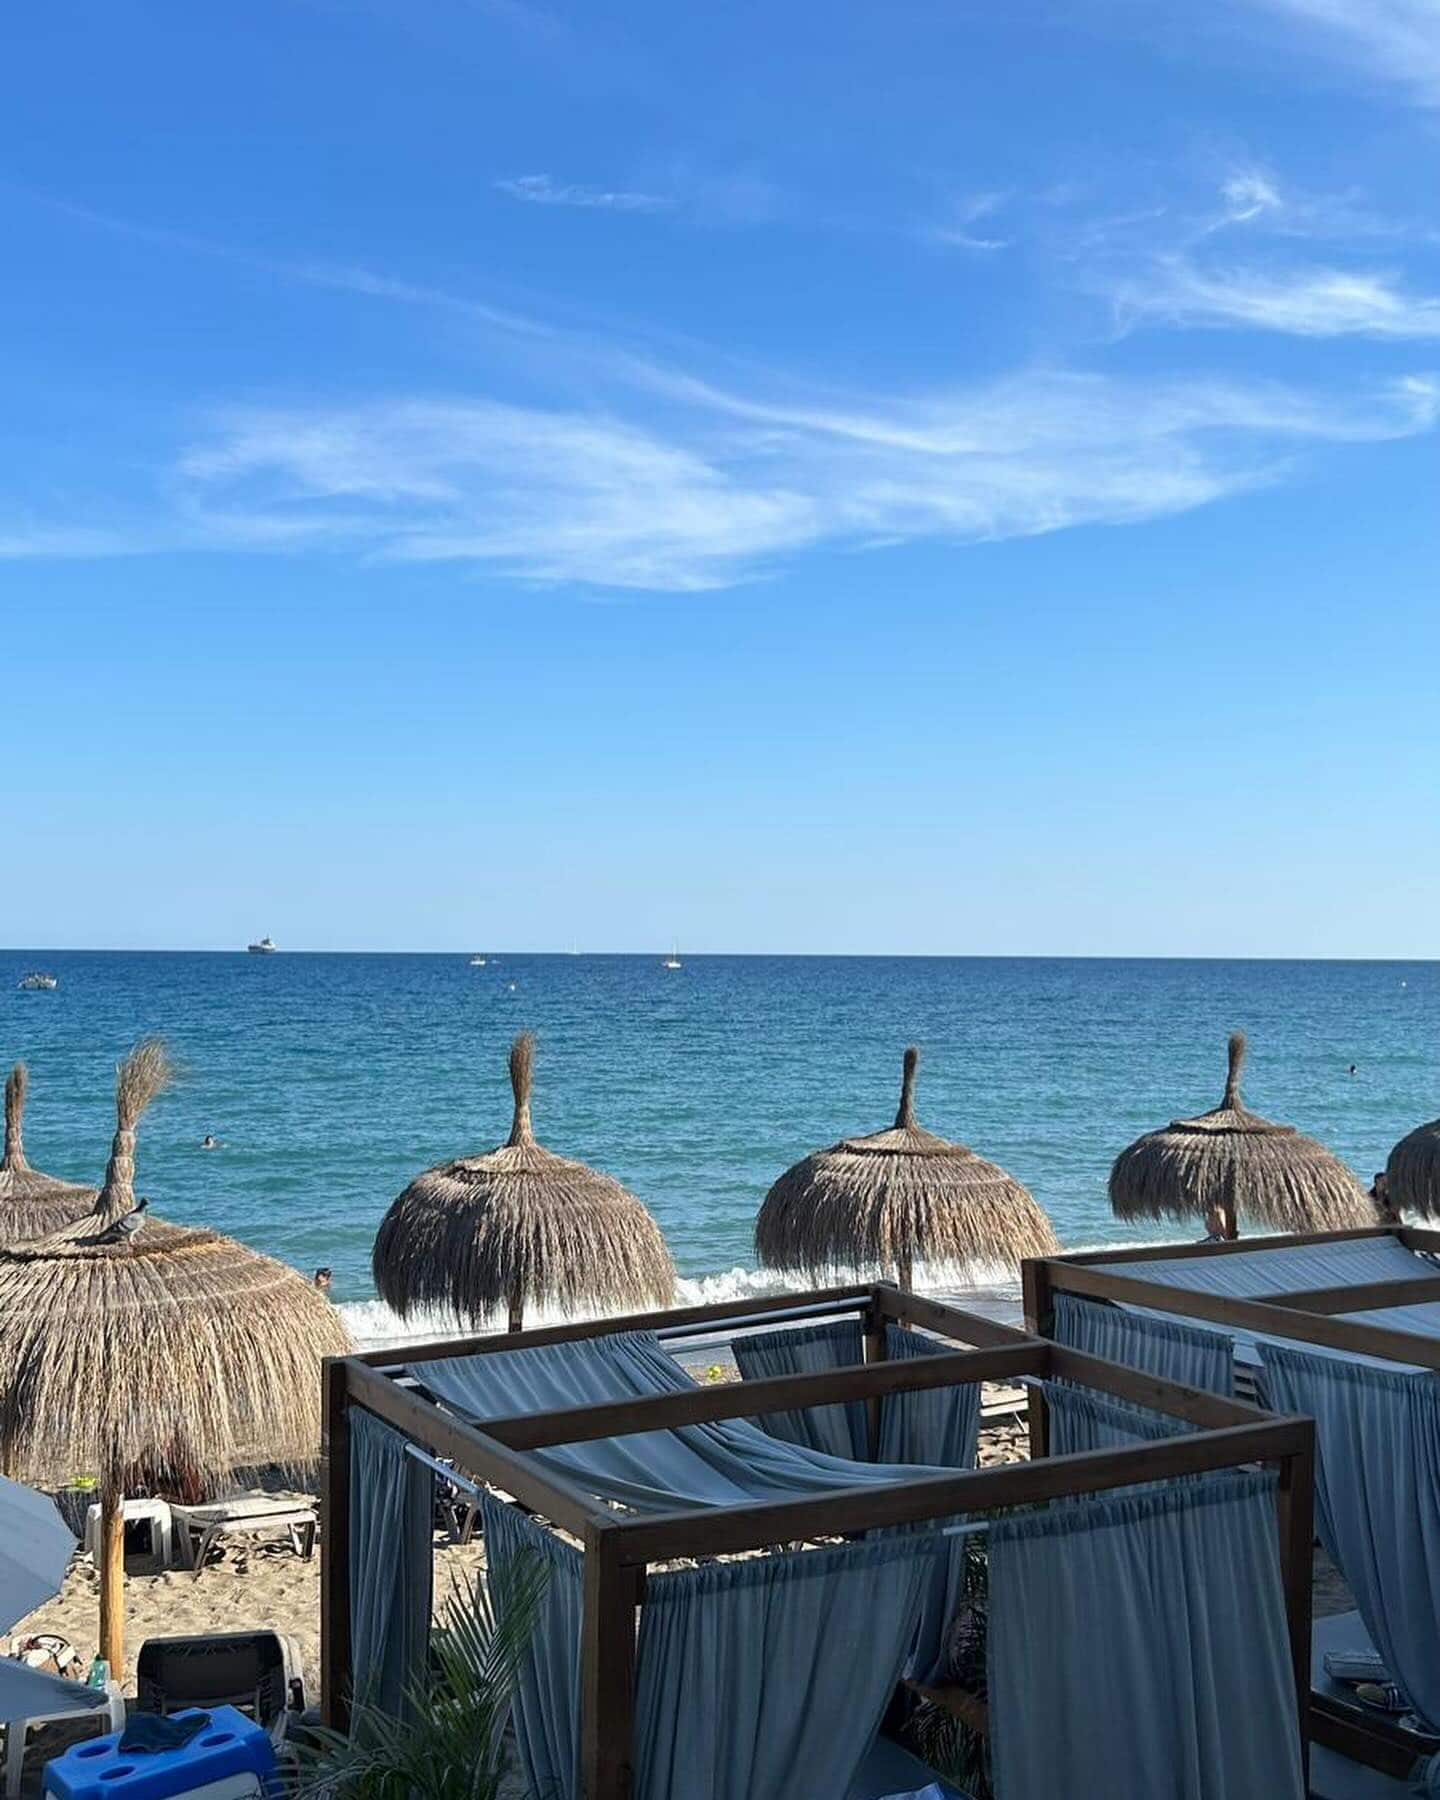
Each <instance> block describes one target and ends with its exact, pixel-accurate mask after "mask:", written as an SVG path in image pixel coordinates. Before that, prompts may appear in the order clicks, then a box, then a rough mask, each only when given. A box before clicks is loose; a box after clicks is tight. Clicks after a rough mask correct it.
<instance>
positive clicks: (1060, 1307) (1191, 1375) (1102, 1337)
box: [1055, 1294, 1235, 1395]
mask: <svg viewBox="0 0 1440 1800" xmlns="http://www.w3.org/2000/svg"><path fill="white" fill-rule="evenodd" d="M1055 1341H1056V1343H1059V1344H1068V1345H1069V1346H1070V1347H1071V1349H1072V1350H1083V1351H1085V1352H1086V1354H1087V1355H1090V1356H1100V1357H1104V1359H1105V1360H1106V1361H1107V1362H1118V1363H1124V1364H1125V1366H1126V1367H1127V1368H1131V1369H1145V1370H1147V1371H1148V1372H1149V1373H1150V1374H1152V1375H1159V1376H1161V1377H1162V1378H1163V1379H1164V1380H1166V1381H1179V1382H1184V1383H1185V1384H1186V1385H1187V1386H1189V1387H1198V1388H1208V1389H1209V1390H1210V1392H1211V1393H1212V1394H1227V1395H1233V1394H1234V1392H1235V1340H1234V1339H1233V1338H1231V1337H1226V1336H1225V1335H1224V1334H1223V1333H1221V1332H1218V1331H1206V1330H1204V1329H1202V1328H1201V1327H1199V1326H1195V1325H1181V1324H1179V1323H1177V1322H1176V1321H1174V1320H1171V1319H1157V1318H1154V1317H1152V1316H1151V1315H1149V1314H1147V1313H1142V1312H1129V1311H1127V1310H1125V1309H1124V1308H1122V1307H1118V1306H1106V1305H1099V1304H1097V1303H1096V1302H1095V1301H1093V1300H1081V1299H1078V1298H1077V1297H1076V1296H1075V1295H1074V1294H1056V1296H1055Z"/></svg>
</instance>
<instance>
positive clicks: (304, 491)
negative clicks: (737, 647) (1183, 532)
mask: <svg viewBox="0 0 1440 1800" xmlns="http://www.w3.org/2000/svg"><path fill="white" fill-rule="evenodd" d="M649 391H650V393H651V397H652V399H651V405H650V408H649V412H650V414H651V416H650V417H649V418H647V419H646V420H644V421H641V420H636V419H627V418H624V417H620V416H617V415H616V414H615V413H613V412H607V413H595V412H563V411H545V410H541V409H539V408H534V407H517V406H507V405H500V404H497V403H495V402H493V401H489V400H465V399H440V400H425V401H420V400H412V401H403V402H398V401H387V402H383V403H378V404H375V405H368V406H358V407H352V408H344V409H334V408H321V409H312V408H275V409H265V410H258V411H257V410H249V411H238V412H231V413H227V414H224V415H222V416H221V417H219V418H218V419H217V420H216V421H215V426H214V430H213V432H212V434H211V435H210V436H209V437H208V438H207V439H206V440H205V441H204V442H203V443H200V444H198V445H197V446H195V447H194V448H193V449H192V450H191V451H189V452H188V453H187V455H186V456H185V457H184V459H183V462H182V465H181V470H180V476H181V479H182V481H183V483H184V484H185V491H186V494H187V507H188V511H187V519H188V526H187V528H188V529H189V530H190V531H192V532H193V533H195V534H196V535H197V536H198V537H201V538H204V539H207V540H208V541H210V542H212V543H216V544H222V543H223V544H225V545H227V546H229V547H252V548H256V549H268V548H275V547H286V548H290V549H301V548H310V549H312V550H334V551H345V552H351V553H355V552H359V553H363V554H368V555H376V556H381V557H385V558H393V559H401V560H409V561H435V560H447V561H454V562H458V563H467V564H471V565H474V566H476V567H478V568H484V569H488V570H490V571H492V572H498V573H503V574H507V575H509V576H512V577H514V578H518V579H520V580H523V581H527V582H562V581H571V582H583V583H593V584H597V585H603V586H609V587H618V588H636V589H650V590H661V591H677V592H683V591H695V590H701V589H706V588H715V587H722V586H726V585H729V584H733V583H735V582H737V581H743V580H747V579H753V578H755V577H757V576H761V575H764V574H766V573H767V572H769V571H771V570H773V569H774V568H776V567H777V566H779V565H781V564H783V562H784V560H785V559H786V558H787V557H790V556H793V555H795V554H797V553H799V552H802V551H805V550H812V549H820V548H827V549H832V550H852V551H855V550H862V549H866V548H869V547H871V546H874V545H876V544H882V543H883V544H895V543H904V542H913V541H921V540H943V541H948V542H952V543H957V544H963V543H973V542H976V541H980V540H986V539H999V538H1010V537H1019V536H1028V535H1034V534H1037V533H1041V532H1048V531H1055V530H1060V529H1063V528H1065V527H1068V526H1074V525H1098V524H1109V525H1120V524H1126V523H1133V522H1136V521H1140V520H1145V519H1153V518H1157V517H1161V516H1164V515H1166V514H1170V513H1176V512H1182V511H1185V510H1188V509H1190V508H1192V507H1196V506H1201V505H1204V504H1207V503H1209V502H1211V501H1215V500H1218V499H1221V498H1223V497H1224V496H1225V495H1227V494H1233V493H1237V492H1241V491H1244V490H1246V489H1250V488H1253V487H1256V486H1258V485H1262V484H1264V483H1267V482H1270V481H1273V480H1276V479H1279V478H1280V477H1281V476H1282V474H1283V473H1284V472H1285V470H1286V469H1287V467H1288V466H1289V459H1290V458H1291V457H1292V456H1293V454H1294V452H1295V450H1296V449H1297V448H1298V447H1300V446H1304V445H1317V444H1326V443H1358V442H1367V441H1373V440H1377V439H1384V438H1389V437H1396V436H1404V435H1409V434H1412V433H1415V432H1420V431H1424V430H1427V429H1430V428H1431V427H1432V426H1433V425H1434V423H1435V420H1436V416H1437V411H1440V386H1437V384H1435V383H1434V382H1431V381H1429V380H1426V379H1418V378H1417V379H1414V380H1411V381H1408V382H1403V383H1399V384H1396V385H1395V386H1392V387H1390V388H1388V389H1385V390H1383V391H1380V392H1377V393H1372V394H1369V395H1366V396H1362V397H1360V398H1358V399H1355V400H1353V401H1348V402H1337V401H1333V400H1326V399H1322V398H1319V397H1316V396H1313V395H1307V394H1304V393H1298V392H1295V391H1292V390H1289V389H1283V388H1279V387H1274V386H1269V385H1263V384H1226V383H1207V382H1195V381H1191V382H1177V383H1170V384H1164V383H1161V384H1156V383H1144V384H1131V383H1125V382H1118V381H1114V380H1111V379H1108V378H1104V377H1100V376H1094V375H1073V374H1072V375H1063V374H1053V373H1035V374H1027V375H1021V376H1016V377H1014V378H1012V379H1010V380H1007V381H1004V382H1000V383H996V384H992V385H990V386H986V387H983V388H976V389H972V390H963V391H950V392H944V393H936V394H931V395H925V396H918V397H916V398H914V399H912V400H910V401H908V402H905V403H903V404H886V405H882V404H879V403H876V402H874V401H858V400H857V401H849V402H835V401H832V400H825V399H821V400H817V401H795V400H790V399H775V398H773V397H769V396H763V395H759V396H757V395H745V394H738V393H733V392H730V391H728V390H726V389H723V388H718V387H715V386H711V385H708V384H706V383H704V382H703V381H699V380H694V379H691V378H687V377H684V376H670V375H667V374H666V372H665V371H660V370H657V371H655V372H654V379H653V380H652V382H651V384H650V389H649ZM633 398H634V397H633V396H632V399H633Z"/></svg>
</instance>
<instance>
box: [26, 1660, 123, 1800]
mask: <svg viewBox="0 0 1440 1800" xmlns="http://www.w3.org/2000/svg"><path fill="white" fill-rule="evenodd" d="M87 1713H88V1714H91V1715H93V1716H94V1719H95V1723H96V1724H97V1725H98V1726H99V1728H100V1730H101V1731H102V1732H105V1731H119V1730H120V1729H121V1728H122V1727H123V1725H124V1723H125V1701H124V1698H123V1697H122V1695H121V1692H120V1684H119V1683H118V1682H115V1681H111V1682H108V1683H107V1684H106V1685H105V1686H104V1687H103V1688H93V1687H87V1686H85V1684H84V1683H83V1682H79V1681H63V1680H62V1679H61V1678H60V1677H59V1676H58V1675H47V1674H46V1673H45V1672H44V1671H43V1670H41V1669H31V1668H27V1667H26V1665H25V1664H24V1663H19V1662H12V1661H11V1660H10V1659H9V1658H8V1657H7V1658H0V1723H3V1724H4V1726H5V1800H15V1796H16V1795H17V1794H18V1793H19V1792H20V1781H21V1777H22V1775H23V1774H24V1769H25V1744H26V1740H27V1739H28V1737H29V1735H30V1730H31V1727H32V1726H35V1725H51V1724H54V1723H56V1722H57V1721H58V1720H62V1719H63V1720H72V1719H77V1718H83V1717H84V1716H85V1715H86V1714H87Z"/></svg>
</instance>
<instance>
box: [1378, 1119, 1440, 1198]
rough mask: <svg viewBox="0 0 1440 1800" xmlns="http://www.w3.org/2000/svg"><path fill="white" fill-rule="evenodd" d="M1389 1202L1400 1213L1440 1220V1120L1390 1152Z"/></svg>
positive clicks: (1420, 1128) (1421, 1128)
mask: <svg viewBox="0 0 1440 1800" xmlns="http://www.w3.org/2000/svg"><path fill="white" fill-rule="evenodd" d="M1385 1198H1386V1200H1387V1201H1388V1202H1389V1204H1390V1205H1391V1206H1392V1207H1394V1208H1395V1209H1396V1211H1397V1212H1414V1213H1419V1214H1420V1216H1421V1217H1422V1218H1428V1219H1433V1218H1436V1217H1440V1119H1432V1120H1431V1121H1430V1123H1429V1124H1428V1125H1417V1126H1416V1127H1415V1129H1414V1131H1412V1132H1410V1134H1409V1135H1408V1136H1407V1137H1403V1138H1401V1140H1400V1142H1399V1143H1398V1144H1397V1145H1396V1146H1395V1148H1394V1149H1393V1150H1392V1151H1391V1152H1390V1154H1389V1156H1388V1157H1387V1158H1386V1161H1385Z"/></svg>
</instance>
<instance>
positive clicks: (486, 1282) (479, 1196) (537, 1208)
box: [371, 1031, 675, 1331]
mask: <svg viewBox="0 0 1440 1800" xmlns="http://www.w3.org/2000/svg"><path fill="white" fill-rule="evenodd" d="M534 1055H535V1040H534V1039H533V1038H532V1037H531V1035H530V1033H529V1032H528V1031H526V1032H522V1033H521V1035H520V1036H519V1037H517V1038H516V1039H515V1042H514V1043H513V1044H512V1045H511V1047H510V1084H511V1086H512V1087H513V1089H514V1090H515V1118H514V1123H513V1124H512V1125H511V1127H510V1136H509V1137H508V1138H507V1139H506V1141H505V1142H504V1143H503V1144H501V1145H500V1147H499V1148H498V1149H496V1150H487V1151H486V1152H485V1153H484V1154H483V1155H480V1156H463V1157H461V1158H459V1160H458V1161H455V1162H447V1163H440V1164H438V1165H437V1166H436V1167H435V1168H433V1169H427V1170H426V1171H425V1173H424V1174H423V1175H417V1176H416V1177H415V1179H414V1180H413V1181H412V1182H411V1183H410V1185H409V1187H407V1188H406V1189H405V1192H404V1193H403V1194H401V1195H400V1197H399V1199H398V1200H396V1201H394V1203H393V1204H392V1205H391V1207H390V1210H389V1212H387V1213H386V1215H385V1217H384V1218H383V1219H382V1220H381V1222H380V1229H379V1231H378V1232H377V1233H376V1237H375V1251H374V1256H373V1258H372V1262H371V1266H372V1268H373V1270H374V1274H375V1285H376V1287H377V1288H378V1289H379V1290H380V1296H381V1298H382V1299H383V1300H384V1301H385V1302H386V1304H387V1305H389V1306H393V1307H394V1309H395V1311H396V1312H398V1313H399V1314H400V1316H401V1318H405V1317H407V1316H408V1315H409V1314H410V1313H411V1312H415V1311H421V1310H425V1309H430V1308H433V1309H435V1310H437V1311H439V1312H442V1313H446V1314H449V1315H452V1316H453V1317H454V1318H455V1319H456V1320H457V1321H459V1322H460V1323H462V1324H465V1325H471V1326H474V1327H476V1328H479V1327H480V1326H481V1325H482V1324H483V1323H484V1321H485V1319H486V1318H487V1317H488V1316H489V1315H490V1314H491V1313H492V1312H493V1311H494V1310H495V1309H496V1308H497V1307H499V1306H505V1307H506V1308H507V1309H508V1312H509V1322H510V1330H511V1331H519V1330H521V1328H522V1327H523V1325H524V1318H525V1308H526V1307H527V1306H532V1305H537V1304H549V1305H559V1306H561V1307H563V1308H564V1310H565V1311H566V1312H571V1313H578V1312H580V1311H582V1310H583V1309H587V1308H594V1307H601V1306H619V1307H624V1308H627V1309H632V1310H635V1311H639V1310H641V1309H643V1308H644V1307H646V1306H668V1305H669V1303H670V1299H671V1296H672V1294H673V1292H674V1286H675V1266H674V1264H673V1263H672V1262H671V1260H670V1252H669V1250H668V1249H667V1248H666V1247H665V1239H664V1237H663V1236H662V1235H661V1232H660V1227H659V1226H658V1225H657V1224H656V1223H655V1220H654V1219H653V1218H652V1217H651V1216H650V1214H649V1213H648V1212H647V1211H646V1209H645V1207H644V1206H643V1205H642V1204H641V1203H640V1201H638V1200H637V1199H636V1198H635V1196H634V1195H633V1194H631V1193H629V1192H627V1191H626V1189H625V1188H623V1187H621V1185H620V1183H619V1182H618V1181H616V1180H615V1179H614V1178H613V1177H612V1176H609V1175H603V1174H601V1172H600V1171H599V1170H598V1169H592V1168H590V1167H589V1166H588V1165H587V1164H585V1163H581V1162H572V1161H571V1160H570V1158H569V1157H565V1156H556V1155H555V1154H554V1153H553V1152H552V1151H549V1150H546V1149H544V1148H542V1147H541V1145H539V1144H537V1143H536V1141H535V1133H534V1131H533V1129H532V1128H531V1124H530V1087H531V1082H532V1079H533V1074H534Z"/></svg>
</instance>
